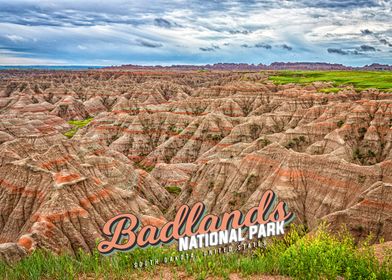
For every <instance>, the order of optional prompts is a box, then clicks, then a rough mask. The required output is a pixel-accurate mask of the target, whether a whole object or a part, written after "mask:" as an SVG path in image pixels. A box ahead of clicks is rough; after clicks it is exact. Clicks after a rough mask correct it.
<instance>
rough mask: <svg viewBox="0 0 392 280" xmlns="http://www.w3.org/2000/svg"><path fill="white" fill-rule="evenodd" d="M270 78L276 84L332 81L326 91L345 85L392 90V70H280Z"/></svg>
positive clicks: (336, 90) (359, 88) (330, 91)
mask: <svg viewBox="0 0 392 280" xmlns="http://www.w3.org/2000/svg"><path fill="white" fill-rule="evenodd" d="M269 79H270V80H271V81H273V82H274V83H276V84H289V83H296V84H310V83H313V82H331V83H332V85H333V86H332V87H329V88H326V89H324V90H323V91H324V92H325V93H334V92H338V91H339V90H340V88H342V87H345V86H353V87H354V88H355V89H356V90H358V91H361V90H366V89H370V88H375V89H379V90H382V91H392V72H387V71H278V72H276V73H274V74H271V75H270V76H269Z"/></svg>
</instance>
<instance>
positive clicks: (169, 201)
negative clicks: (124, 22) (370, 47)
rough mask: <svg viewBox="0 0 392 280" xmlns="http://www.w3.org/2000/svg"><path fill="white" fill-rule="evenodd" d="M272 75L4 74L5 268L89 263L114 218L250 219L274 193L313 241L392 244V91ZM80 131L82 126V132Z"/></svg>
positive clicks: (0, 251) (0, 159)
mask: <svg viewBox="0 0 392 280" xmlns="http://www.w3.org/2000/svg"><path fill="white" fill-rule="evenodd" d="M271 75H274V72H273V71H262V72H260V71H246V72H241V71H225V70H211V71H200V70H192V69H191V70H189V69H187V70H186V71H185V70H182V69H176V70H173V69H161V68H154V67H149V68H145V69H144V68H137V69H131V70H129V69H125V68H121V67H120V68H109V69H95V70H84V71H62V70H58V71H47V70H5V71H1V72H0V260H4V261H6V262H11V261H15V260H20V259H22V258H23V257H24V256H26V255H27V254H28V253H30V252H32V251H34V250H35V249H37V248H45V249H49V250H51V251H54V252H63V251H67V252H69V253H71V254H76V253H77V252H78V250H79V249H82V250H85V251H88V252H91V251H93V250H95V249H96V244H97V240H102V239H103V238H105V235H104V233H103V231H102V229H103V227H104V225H105V223H106V222H107V221H108V220H110V219H111V218H113V217H114V216H116V215H120V214H124V213H129V214H132V215H135V216H136V217H137V218H138V220H139V221H140V222H141V224H142V225H143V226H146V225H150V226H154V227H161V226H162V225H164V224H165V223H166V222H167V221H170V220H172V219H173V218H174V216H175V214H176V212H177V211H178V209H180V207H181V206H182V205H184V204H186V205H189V206H192V205H194V204H195V203H197V202H202V203H203V204H204V205H205V206H206V208H207V211H208V213H211V214H215V215H221V214H222V213H224V212H231V211H233V210H235V209H239V210H241V211H243V212H247V211H248V210H249V209H251V207H254V206H255V205H257V204H258V202H259V201H260V197H261V196H262V194H263V193H264V192H266V191H267V190H272V191H274V192H275V193H276V195H277V196H278V198H279V200H280V201H284V202H286V203H287V205H288V207H289V209H290V211H292V212H293V213H294V214H295V216H296V218H295V222H296V223H301V224H304V225H305V226H306V227H307V228H309V230H313V229H315V228H317V226H318V225H319V224H320V222H322V221H326V222H327V223H330V227H331V229H333V230H335V229H336V230H338V229H339V228H340V227H341V226H342V225H345V226H346V227H347V229H348V230H349V231H350V232H351V233H352V234H353V235H354V236H355V237H356V238H357V239H358V240H361V239H364V238H366V237H367V236H368V235H369V234H370V233H372V234H373V239H372V241H373V242H377V241H378V240H380V238H382V239H384V240H385V241H392V223H391V222H392V203H391V201H392V94H391V92H389V91H385V90H384V91H381V90H378V89H366V90H361V91H358V90H356V89H355V88H354V87H352V86H350V85H348V86H346V87H342V88H340V89H339V91H338V92H336V93H326V92H323V89H325V88H328V87H330V84H329V83H328V82H313V83H309V84H282V85H279V84H276V83H274V82H273V81H271V80H270V79H269V77H270V76H271ZM75 124H79V125H75Z"/></svg>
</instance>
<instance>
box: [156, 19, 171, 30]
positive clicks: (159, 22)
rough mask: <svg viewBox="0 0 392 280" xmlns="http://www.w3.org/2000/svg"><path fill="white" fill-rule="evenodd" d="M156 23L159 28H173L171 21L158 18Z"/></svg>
mask: <svg viewBox="0 0 392 280" xmlns="http://www.w3.org/2000/svg"><path fill="white" fill-rule="evenodd" d="M154 23H155V25H157V26H160V27H164V28H171V27H172V26H173V25H172V23H171V22H170V21H168V20H166V19H163V18H156V19H154Z"/></svg>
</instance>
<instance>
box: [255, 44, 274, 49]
mask: <svg viewBox="0 0 392 280" xmlns="http://www.w3.org/2000/svg"><path fill="white" fill-rule="evenodd" d="M255 48H264V49H267V50H270V49H272V46H271V45H269V44H263V43H257V44H256V45H255Z"/></svg>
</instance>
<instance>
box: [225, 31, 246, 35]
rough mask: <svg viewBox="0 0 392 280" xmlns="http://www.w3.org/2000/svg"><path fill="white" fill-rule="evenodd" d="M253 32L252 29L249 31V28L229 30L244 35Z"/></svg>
mask: <svg viewBox="0 0 392 280" xmlns="http://www.w3.org/2000/svg"><path fill="white" fill-rule="evenodd" d="M251 32H252V31H249V30H230V31H229V33H230V34H244V35H247V34H249V33H251Z"/></svg>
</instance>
